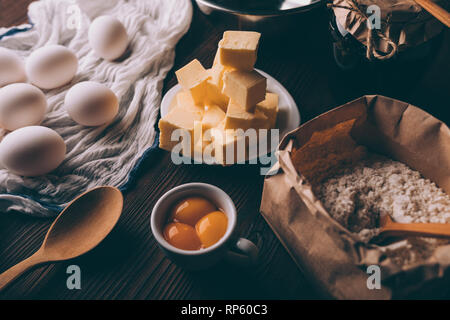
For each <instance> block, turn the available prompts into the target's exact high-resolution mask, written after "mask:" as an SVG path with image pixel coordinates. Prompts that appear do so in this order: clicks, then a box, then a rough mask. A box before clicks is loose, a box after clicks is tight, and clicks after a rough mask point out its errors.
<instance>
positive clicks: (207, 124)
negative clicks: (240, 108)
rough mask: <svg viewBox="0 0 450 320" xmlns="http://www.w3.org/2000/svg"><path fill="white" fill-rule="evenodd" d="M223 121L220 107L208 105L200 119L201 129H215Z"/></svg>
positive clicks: (223, 113) (223, 116)
mask: <svg viewBox="0 0 450 320" xmlns="http://www.w3.org/2000/svg"><path fill="white" fill-rule="evenodd" d="M223 119H225V112H223V110H222V109H221V108H220V107H218V106H216V105H214V104H212V105H208V106H207V109H206V111H205V113H204V115H203V119H202V124H203V129H204V130H207V129H211V128H213V127H216V126H217V125H218V124H219V123H220V122H221V121H223Z"/></svg>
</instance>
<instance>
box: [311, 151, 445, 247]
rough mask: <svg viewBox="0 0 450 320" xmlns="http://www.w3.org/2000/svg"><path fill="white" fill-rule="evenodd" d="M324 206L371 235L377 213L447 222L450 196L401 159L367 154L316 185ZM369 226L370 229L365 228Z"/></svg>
mask: <svg viewBox="0 0 450 320" xmlns="http://www.w3.org/2000/svg"><path fill="white" fill-rule="evenodd" d="M317 195H318V197H319V199H320V200H321V201H322V203H323V205H324V207H325V208H326V209H327V211H328V212H329V213H330V214H331V216H332V217H333V218H334V219H336V220H337V221H338V222H339V223H340V224H342V225H343V226H344V227H346V228H347V229H349V230H350V231H352V232H355V233H360V235H361V236H362V238H364V239H367V238H370V237H371V236H372V235H374V233H376V230H371V229H375V228H376V227H378V226H379V217H380V215H384V214H389V215H390V216H391V217H392V218H393V220H394V221H396V222H402V223H409V222H423V223H449V222H450V197H449V196H448V195H447V194H446V193H445V192H444V191H443V190H442V189H440V188H438V187H437V186H436V184H434V183H433V182H431V181H430V180H428V179H424V178H423V177H422V176H421V175H420V173H419V172H417V171H415V170H412V169H411V168H409V167H408V166H406V165H405V164H403V163H400V162H397V161H393V160H390V159H387V158H385V157H382V156H378V155H369V156H368V157H367V159H364V160H361V161H360V162H359V163H358V164H356V165H355V166H354V167H352V168H345V169H342V170H340V171H339V172H338V173H337V174H335V175H334V176H332V177H330V178H328V179H326V180H325V181H324V182H323V183H321V185H320V186H319V187H318V190H317ZM368 229H369V230H368Z"/></svg>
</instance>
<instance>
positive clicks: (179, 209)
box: [172, 197, 217, 227]
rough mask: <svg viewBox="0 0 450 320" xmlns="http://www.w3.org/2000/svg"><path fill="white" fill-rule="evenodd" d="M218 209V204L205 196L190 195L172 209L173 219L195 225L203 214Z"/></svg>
mask: <svg viewBox="0 0 450 320" xmlns="http://www.w3.org/2000/svg"><path fill="white" fill-rule="evenodd" d="M216 210H217V208H216V206H215V205H213V204H212V203H211V202H210V201H208V200H206V199H204V198H200V197H189V198H186V199H183V200H181V201H180V202H178V203H177V204H176V205H175V207H174V208H173V210H172V219H173V221H175V222H181V223H186V224H188V225H190V226H193V227H194V226H195V224H196V223H197V221H199V220H200V219H201V218H202V217H203V216H205V215H206V214H208V213H210V212H213V211H216Z"/></svg>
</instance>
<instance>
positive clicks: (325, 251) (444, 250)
mask: <svg viewBox="0 0 450 320" xmlns="http://www.w3.org/2000/svg"><path fill="white" fill-rule="evenodd" d="M347 120H355V121H354V122H353V126H352V127H351V131H350V135H351V137H352V138H353V139H354V140H355V141H357V143H358V144H362V145H365V146H368V147H369V148H371V149H372V150H374V151H376V152H378V153H381V154H385V155H388V156H390V157H391V158H392V159H394V160H398V161H400V162H403V163H405V164H407V165H409V166H410V167H411V168H413V169H415V170H417V171H419V172H421V173H422V175H423V176H425V177H426V178H429V179H431V180H432V181H434V182H435V183H436V184H437V185H438V186H439V187H441V188H442V189H444V191H445V192H446V193H448V194H449V193H450V130H449V128H448V127H447V126H446V125H445V124H444V123H442V122H441V121H439V120H437V119H435V118H434V117H432V116H431V115H429V114H428V113H426V112H424V111H423V110H421V109H419V108H417V107H415V106H412V105H410V104H408V103H405V102H401V101H398V100H393V99H390V98H386V97H383V96H376V95H375V96H364V97H362V98H359V99H357V100H355V101H352V102H350V103H347V104H345V105H343V106H341V107H338V108H336V109H333V110H331V111H329V112H327V113H325V114H322V115H320V116H318V117H317V118H315V119H312V120H310V121H309V122H307V123H305V124H303V125H302V126H300V127H299V128H297V129H296V130H294V131H292V132H290V133H289V134H287V135H286V136H285V137H284V138H283V140H282V142H281V144H280V146H279V150H280V151H279V158H278V160H279V161H278V163H277V164H276V165H275V166H274V168H272V169H273V170H278V171H277V173H276V174H274V175H268V176H267V177H266V179H265V183H264V190H263V196H262V202H261V213H262V215H263V217H264V218H265V219H266V221H267V222H268V224H269V225H270V226H271V228H272V229H273V231H274V232H275V234H276V235H277V236H278V238H279V239H280V241H281V242H282V244H283V245H284V247H285V248H286V249H287V251H288V252H289V253H290V255H291V256H292V258H293V259H294V261H295V262H296V263H297V265H298V266H299V267H300V268H301V269H302V270H303V271H304V272H305V273H306V274H309V275H311V277H312V278H313V279H314V280H315V282H316V283H317V285H318V286H319V287H320V288H321V289H323V291H324V292H325V293H327V294H328V295H330V296H331V297H334V298H338V299H389V298H392V297H402V296H404V295H407V294H409V293H411V292H413V291H414V290H417V288H419V287H421V286H422V285H425V284H427V283H428V282H429V281H432V280H436V279H438V278H441V277H443V275H444V272H446V271H449V266H450V245H448V244H446V243H444V244H443V245H439V246H437V248H436V249H433V252H430V254H429V255H428V258H427V259H426V261H422V262H420V263H417V264H414V265H408V266H400V267H399V266H398V265H397V264H395V263H394V261H393V258H392V257H389V256H387V255H386V248H383V247H381V246H378V245H374V244H367V243H364V242H362V241H361V239H360V238H359V237H358V236H357V235H355V234H353V233H351V232H349V231H348V230H347V229H345V228H344V227H342V226H341V225H340V224H338V223H337V222H336V221H335V220H334V219H332V218H331V217H330V215H329V214H328V213H327V212H326V210H325V209H324V207H323V206H322V204H321V203H320V201H319V200H318V199H317V198H316V197H315V195H314V193H313V190H312V186H311V184H310V183H309V182H308V181H307V179H306V178H305V177H304V176H303V175H302V174H299V173H298V172H297V170H296V169H295V167H294V165H293V162H292V160H291V151H292V150H293V148H299V147H301V146H303V145H305V144H306V143H307V142H308V141H309V139H310V138H311V136H312V135H313V133H314V132H318V131H323V130H326V129H329V128H332V127H335V126H336V125H337V124H340V123H343V122H345V121H347ZM447 243H448V242H447ZM393 245H397V246H402V242H399V243H397V244H393ZM406 250H407V249H406ZM368 265H378V266H380V268H381V280H382V287H381V289H372V290H370V289H368V286H367V280H368V277H369V274H368V273H367V266H368Z"/></svg>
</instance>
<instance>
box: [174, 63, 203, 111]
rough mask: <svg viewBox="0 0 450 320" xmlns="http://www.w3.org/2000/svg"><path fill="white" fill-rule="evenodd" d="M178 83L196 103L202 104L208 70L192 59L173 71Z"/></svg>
mask: <svg viewBox="0 0 450 320" xmlns="http://www.w3.org/2000/svg"><path fill="white" fill-rule="evenodd" d="M175 74H176V76H177V79H178V83H179V84H180V85H181V86H182V87H183V89H184V90H186V91H189V92H190V93H191V95H192V99H193V100H194V102H195V103H196V104H202V103H203V100H204V99H205V97H206V81H207V80H208V78H209V74H208V72H207V71H206V70H205V68H203V66H202V64H201V63H200V62H199V61H198V60H197V59H194V60H192V61H191V62H189V63H188V64H187V65H185V66H184V67H183V68H181V69H179V70H177V71H176V72H175Z"/></svg>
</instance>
